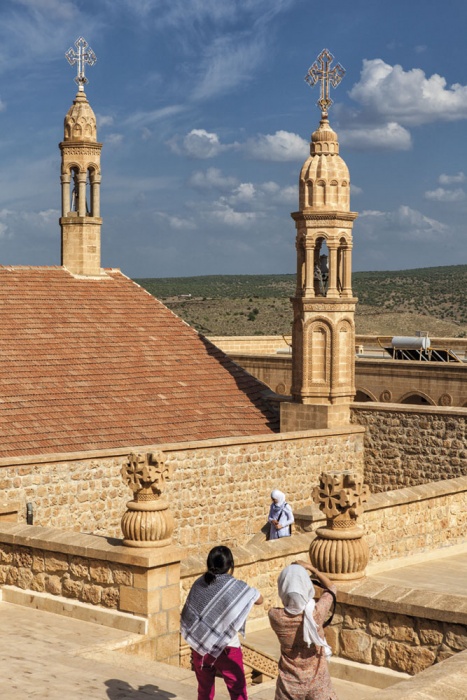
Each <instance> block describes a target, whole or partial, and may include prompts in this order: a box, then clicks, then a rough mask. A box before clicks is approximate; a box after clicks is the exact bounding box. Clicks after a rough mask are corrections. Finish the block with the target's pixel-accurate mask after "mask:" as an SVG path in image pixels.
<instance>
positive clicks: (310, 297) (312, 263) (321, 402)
mask: <svg viewBox="0 0 467 700" xmlns="http://www.w3.org/2000/svg"><path fill="white" fill-rule="evenodd" d="M332 61H333V56H332V55H331V54H330V53H329V51H327V49H325V50H324V51H322V52H321V54H320V55H319V56H318V59H317V61H316V62H315V63H314V64H313V65H312V66H311V68H310V70H309V71H308V74H307V77H306V80H307V82H308V83H309V84H310V85H311V86H313V85H315V84H316V83H317V82H318V81H320V83H321V98H320V99H319V100H318V106H319V107H320V108H321V120H320V123H319V127H318V129H317V130H316V131H315V132H314V133H313V134H312V137H311V144H310V157H309V158H308V159H307V160H306V161H305V164H304V165H303V167H302V170H301V174H300V182H299V203H300V209H299V211H297V212H294V213H293V214H292V218H293V219H294V221H295V226H296V229H297V243H296V247H297V255H298V256H299V259H298V264H297V269H300V270H301V283H300V284H299V282H298V280H297V287H296V292H295V296H294V297H293V298H292V299H291V301H292V305H293V312H294V321H293V331H292V401H291V402H284V403H281V431H282V432H288V431H293V430H308V429H313V428H334V427H340V426H346V425H348V424H349V423H350V403H351V402H352V401H353V397H354V395H355V380H354V375H355V322H354V316H355V305H356V303H357V299H356V298H354V296H353V294H352V283H351V276H352V267H351V250H352V227H353V222H354V220H355V219H356V217H357V214H356V213H355V212H352V211H350V198H349V191H350V179H349V171H348V168H347V166H346V164H345V162H344V161H343V159H342V158H341V157H340V155H339V142H338V138H337V134H336V133H335V131H333V129H332V128H331V126H330V124H329V120H328V109H329V107H330V106H331V104H332V100H331V99H330V97H329V84H331V85H332V86H333V87H336V86H337V85H338V84H339V83H340V81H341V79H342V77H343V75H344V73H345V71H344V69H343V68H342V66H341V65H340V64H337V65H336V66H335V67H334V68H333V69H332V70H331V67H330V66H331V63H332Z"/></svg>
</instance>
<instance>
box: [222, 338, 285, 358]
mask: <svg viewBox="0 0 467 700" xmlns="http://www.w3.org/2000/svg"><path fill="white" fill-rule="evenodd" d="M209 340H210V341H211V343H214V345H217V347H218V348H220V349H221V350H223V351H224V352H225V353H227V355H229V354H230V353H232V352H233V353H237V352H238V353H246V354H247V355H275V354H276V352H277V350H278V349H281V350H290V345H291V343H292V336H291V335H289V336H282V335H232V336H227V335H225V336H219V335H216V336H210V337H209Z"/></svg>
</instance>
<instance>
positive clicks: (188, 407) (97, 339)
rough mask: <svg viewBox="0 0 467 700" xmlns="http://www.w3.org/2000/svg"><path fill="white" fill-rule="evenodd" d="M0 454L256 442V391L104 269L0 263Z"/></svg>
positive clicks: (261, 416) (268, 427) (264, 424)
mask: <svg viewBox="0 0 467 700" xmlns="http://www.w3.org/2000/svg"><path fill="white" fill-rule="evenodd" d="M0 322H1V333H0V457H2V456H19V455H23V454H35V453H38V454H47V453H48V452H72V451H74V450H87V449H100V448H106V447H114V446H115V447H117V446H127V445H132V444H152V443H153V444H157V443H162V442H184V441H188V440H201V439H209V438H215V437H222V436H236V435H257V434H262V433H263V434H264V433H268V432H272V431H276V430H277V429H278V425H277V420H276V417H275V415H274V414H273V413H272V412H271V411H270V409H269V408H268V407H267V405H265V404H264V403H263V402H262V399H261V391H262V390H263V389H264V386H263V385H262V384H261V383H260V382H258V381H257V380H256V379H254V378H253V377H251V376H250V375H249V374H247V373H246V372H244V371H243V370H242V369H241V368H240V367H238V366H237V365H235V364H234V363H233V362H231V361H230V360H229V359H228V358H227V357H226V356H225V355H224V354H223V353H222V352H221V351H220V350H219V349H218V348H216V347H215V346H213V345H212V344H211V343H210V342H209V341H208V340H207V339H206V338H203V337H201V336H199V335H198V334H197V333H196V332H195V331H194V330H193V329H192V328H190V327H189V326H187V325H186V324H185V323H184V322H183V321H181V320H180V319H179V318H177V317H176V316H175V315H174V314H173V313H172V312H171V311H169V309H167V308H166V307H165V306H164V305H163V304H161V302H159V301H158V300H157V299H154V297H152V296H151V295H150V294H148V293H147V292H146V291H145V290H143V289H142V288H141V287H139V286H138V285H136V284H135V283H134V282H132V281H131V280H129V279H128V278H127V277H125V276H124V275H122V274H121V273H120V272H118V271H115V270H112V271H109V272H108V276H107V278H106V279H102V280H92V279H77V278H74V277H73V276H72V275H70V274H69V273H68V272H67V271H66V270H65V269H64V268H61V267H1V266H0Z"/></svg>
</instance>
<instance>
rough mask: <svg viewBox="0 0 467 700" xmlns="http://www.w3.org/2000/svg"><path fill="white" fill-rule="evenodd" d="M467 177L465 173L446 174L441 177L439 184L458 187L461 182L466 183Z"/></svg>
mask: <svg viewBox="0 0 467 700" xmlns="http://www.w3.org/2000/svg"><path fill="white" fill-rule="evenodd" d="M466 180H467V177H466V176H465V174H464V173H463V172H459V173H457V175H445V174H444V173H443V174H442V175H440V176H439V178H438V182H439V184H440V185H456V184H457V183H459V182H465V181H466Z"/></svg>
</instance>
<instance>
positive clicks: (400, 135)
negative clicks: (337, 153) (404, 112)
mask: <svg viewBox="0 0 467 700" xmlns="http://www.w3.org/2000/svg"><path fill="white" fill-rule="evenodd" d="M339 140H340V142H341V143H342V144H343V145H344V146H345V147H346V148H349V149H353V150H356V151H369V150H375V149H378V150H391V151H407V150H409V149H410V148H411V147H412V137H411V136H410V132H409V131H407V129H404V127H403V126H401V125H400V124H397V123H396V122H389V123H388V124H383V125H382V126H368V127H365V128H355V129H341V130H340V131H339Z"/></svg>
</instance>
